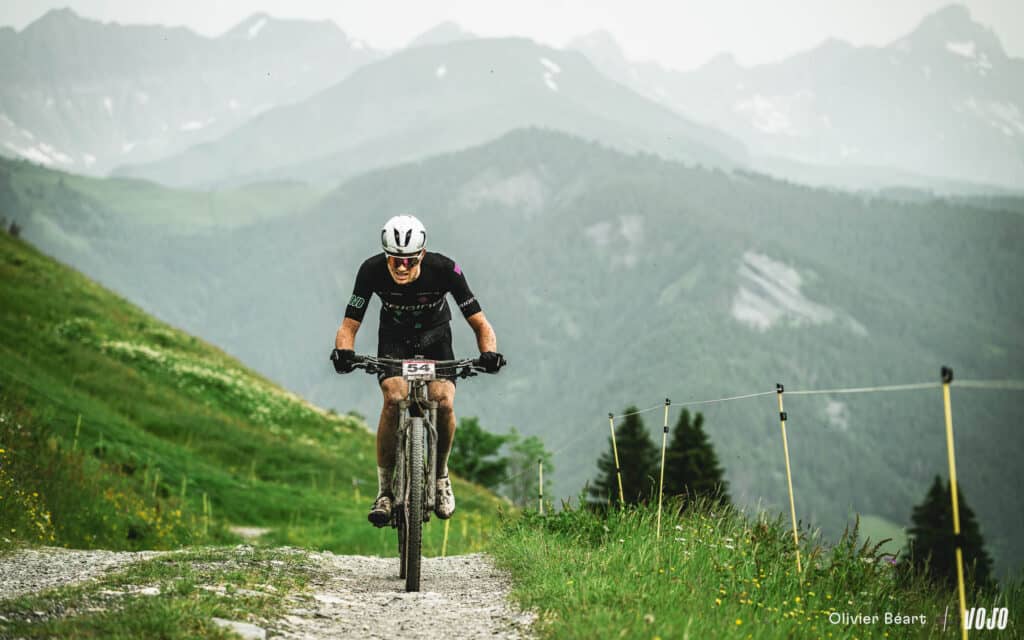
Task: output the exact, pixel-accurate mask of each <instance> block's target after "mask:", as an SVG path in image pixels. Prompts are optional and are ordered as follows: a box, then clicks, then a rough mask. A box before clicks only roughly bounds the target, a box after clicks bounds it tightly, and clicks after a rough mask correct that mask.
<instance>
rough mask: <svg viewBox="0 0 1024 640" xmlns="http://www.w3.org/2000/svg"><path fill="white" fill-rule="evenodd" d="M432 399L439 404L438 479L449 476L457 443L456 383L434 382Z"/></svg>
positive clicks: (431, 386) (431, 384) (430, 385)
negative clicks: (451, 456) (450, 454)
mask: <svg viewBox="0 0 1024 640" xmlns="http://www.w3.org/2000/svg"><path fill="white" fill-rule="evenodd" d="M429 392H430V398H431V399H432V400H434V401H435V402H437V467H436V468H437V477H438V478H440V477H442V476H446V475H448V454H449V453H451V451H452V443H453V442H454V441H455V383H454V382H452V381H451V380H434V381H432V382H430V383H429Z"/></svg>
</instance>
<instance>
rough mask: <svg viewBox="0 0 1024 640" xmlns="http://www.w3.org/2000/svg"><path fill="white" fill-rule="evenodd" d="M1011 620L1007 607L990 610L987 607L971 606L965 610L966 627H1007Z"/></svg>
mask: <svg viewBox="0 0 1024 640" xmlns="http://www.w3.org/2000/svg"><path fill="white" fill-rule="evenodd" d="M1009 620H1010V612H1009V610H1008V609H1007V608H1006V607H999V608H998V609H992V610H991V611H988V610H986V609H985V607H971V608H970V609H967V611H965V612H964V628H966V629H967V630H968V631H970V630H972V629H974V630H976V631H981V630H982V629H989V630H992V629H1005V628H1006V625H1007V623H1008V622H1009Z"/></svg>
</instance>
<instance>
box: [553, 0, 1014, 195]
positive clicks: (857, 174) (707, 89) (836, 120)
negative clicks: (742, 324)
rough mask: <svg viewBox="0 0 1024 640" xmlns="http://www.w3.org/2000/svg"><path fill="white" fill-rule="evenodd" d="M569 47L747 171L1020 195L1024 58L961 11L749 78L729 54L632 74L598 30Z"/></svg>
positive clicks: (635, 69) (817, 51)
mask: <svg viewBox="0 0 1024 640" xmlns="http://www.w3.org/2000/svg"><path fill="white" fill-rule="evenodd" d="M569 47H570V48H573V49H577V50H580V51H583V52H584V53H585V54H586V55H587V57H588V58H590V59H591V60H592V61H593V62H594V63H595V64H596V65H598V67H599V68H600V69H601V70H602V71H603V72H604V73H606V74H607V75H609V76H610V77H612V78H614V79H616V80H617V81H618V82H621V83H622V84H624V85H626V86H629V87H630V88H632V89H634V90H636V91H638V92H639V93H641V94H643V95H646V96H648V97H650V98H652V99H655V100H658V101H659V102H662V103H663V104H666V105H669V106H671V107H672V108H673V109H675V110H677V111H678V112H679V113H681V114H683V115H685V116H686V117H688V118H692V119H694V120H696V121H698V122H702V123H706V124H709V125H712V126H715V127H717V128H719V129H721V130H722V131H725V132H728V133H729V134H730V135H733V136H735V137H737V138H739V139H740V140H742V141H743V143H744V144H746V145H747V147H748V149H749V150H750V153H751V155H753V156H754V157H755V161H754V166H755V167H757V168H759V169H761V170H765V171H768V172H771V173H774V174H776V175H780V176H782V177H786V178H791V179H797V180H799V181H805V182H813V183H820V184H833V185H838V186H843V187H853V188H865V187H866V188H877V187H879V186H884V185H893V184H908V185H914V186H925V185H928V184H929V183H930V184H931V185H938V186H939V187H940V188H945V189H947V190H961V189H962V188H963V187H964V186H966V185H963V184H959V185H958V184H956V182H959V183H965V182H973V183H977V184H979V185H989V186H1002V187H1004V188H1011V189H1015V190H1017V191H1019V190H1020V189H1021V187H1022V185H1024V60H1022V59H1020V58H1012V57H1010V56H1008V55H1007V54H1006V51H1005V50H1004V48H1003V46H1002V44H1001V43H1000V41H999V38H998V37H997V36H996V35H995V33H994V32H993V31H992V30H991V29H989V28H988V27H986V26H984V25H982V24H980V23H978V22H976V21H975V20H973V19H972V17H971V15H970V13H969V12H968V10H967V9H966V8H965V7H963V6H961V5H951V6H948V7H946V8H944V9H942V10H939V11H937V12H935V13H933V14H931V15H929V16H927V17H926V18H924V19H923V20H922V22H921V23H920V24H919V25H918V27H917V28H915V29H914V30H913V31H912V32H911V33H909V34H907V35H906V36H904V37H901V38H899V39H897V40H896V41H894V42H892V43H890V44H888V45H885V46H881V47H874V46H864V47H857V46H853V45H851V44H848V43H846V42H844V41H841V40H836V39H830V40H827V41H825V42H823V43H822V44H821V45H820V46H818V47H816V48H814V49H812V50H810V51H806V52H803V53H800V54H797V55H794V56H791V57H788V58H786V59H784V60H781V61H779V62H776V63H771V64H761V65H756V66H751V67H744V66H742V65H740V64H739V63H738V62H737V61H736V59H735V58H734V57H733V56H731V55H729V54H722V55H719V56H717V57H715V58H714V59H712V60H711V61H709V62H708V63H707V64H705V65H703V66H701V67H699V68H697V69H695V70H692V71H676V70H672V69H667V68H665V67H663V66H661V65H658V64H655V63H645V62H632V61H629V60H627V59H626V57H625V56H624V54H623V53H622V50H621V48H620V47H619V46H618V44H617V43H616V42H615V40H614V38H613V37H612V36H611V35H609V34H608V33H607V32H595V33H591V34H589V35H587V36H584V37H581V38H578V39H576V40H575V41H573V42H572V43H571V44H570V45H569ZM943 182H945V184H943Z"/></svg>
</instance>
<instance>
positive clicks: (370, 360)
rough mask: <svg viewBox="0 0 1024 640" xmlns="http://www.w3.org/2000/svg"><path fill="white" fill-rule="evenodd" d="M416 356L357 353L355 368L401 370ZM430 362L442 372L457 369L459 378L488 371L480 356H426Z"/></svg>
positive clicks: (374, 371) (375, 371)
mask: <svg viewBox="0 0 1024 640" xmlns="http://www.w3.org/2000/svg"><path fill="white" fill-rule="evenodd" d="M413 359H414V358H404V359H398V358H378V357H377V356H361V355H356V356H355V357H354V358H353V363H354V364H353V368H354V369H362V370H363V371H365V372H366V373H374V374H375V373H380V372H382V371H385V370H386V369H388V368H390V369H398V370H399V371H401V369H402V363H403V362H404V361H406V360H413ZM424 360H427V361H429V362H433V363H434V370H435V371H436V372H437V373H439V374H441V373H448V374H449V375H450V372H451V371H453V370H454V371H455V376H456V377H458V378H469V377H471V376H475V375H477V372H486V371H487V370H486V369H484V367H483V366H482V365H481V364H480V360H479V359H478V358H464V359H462V360H430V359H429V358H424Z"/></svg>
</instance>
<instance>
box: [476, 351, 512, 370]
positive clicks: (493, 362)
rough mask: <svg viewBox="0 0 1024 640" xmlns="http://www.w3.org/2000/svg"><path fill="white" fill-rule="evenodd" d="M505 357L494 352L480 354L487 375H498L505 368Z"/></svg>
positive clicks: (481, 363)
mask: <svg viewBox="0 0 1024 640" xmlns="http://www.w3.org/2000/svg"><path fill="white" fill-rule="evenodd" d="M505 364H506V363H505V356H503V355H501V354H500V353H495V352H494V351H484V352H483V353H481V354H480V366H481V367H483V368H484V371H486V372H487V373H498V371H499V370H500V369H501V368H502V367H504V366H505Z"/></svg>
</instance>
